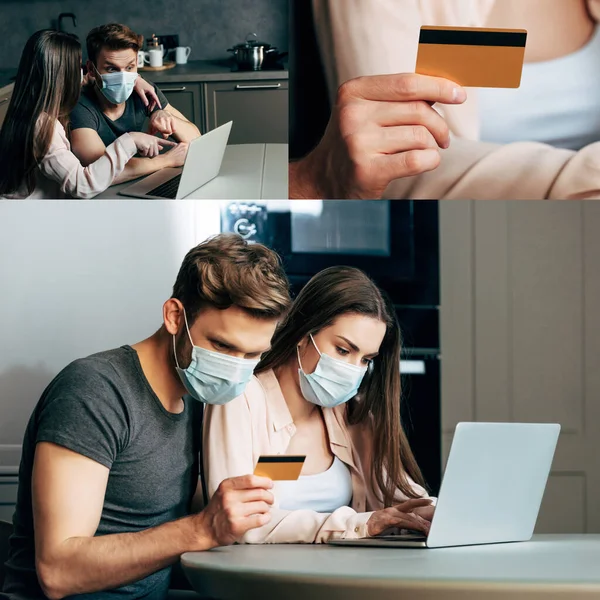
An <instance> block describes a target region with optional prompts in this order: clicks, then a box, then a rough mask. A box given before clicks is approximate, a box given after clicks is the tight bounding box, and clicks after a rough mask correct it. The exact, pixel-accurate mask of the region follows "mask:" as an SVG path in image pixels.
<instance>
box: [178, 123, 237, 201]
mask: <svg viewBox="0 0 600 600" xmlns="http://www.w3.org/2000/svg"><path fill="white" fill-rule="evenodd" d="M232 125H233V121H229V123H225V125H221V126H220V127H217V128H216V129H213V130H212V131H209V132H208V133H205V134H204V135H203V136H201V137H199V138H197V139H195V140H194V141H192V142H191V143H190V147H189V150H188V154H187V157H186V159H185V165H184V167H183V172H182V174H181V181H180V182H179V189H178V190H177V199H178V200H179V199H181V198H185V197H186V196H189V195H190V194H191V193H192V192H195V191H196V190H197V189H198V188H200V187H202V186H203V185H205V184H206V183H208V182H209V181H211V180H213V179H214V178H215V177H216V176H217V175H218V174H219V171H220V170H221V163H222V162H223V156H225V149H226V148H227V142H228V141H229V134H230V133H231V127H232Z"/></svg>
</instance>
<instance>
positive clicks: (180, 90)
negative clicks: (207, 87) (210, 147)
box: [159, 81, 206, 133]
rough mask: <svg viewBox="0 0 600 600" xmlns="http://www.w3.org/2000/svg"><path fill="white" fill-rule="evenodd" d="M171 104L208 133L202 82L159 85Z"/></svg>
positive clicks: (203, 131)
mask: <svg viewBox="0 0 600 600" xmlns="http://www.w3.org/2000/svg"><path fill="white" fill-rule="evenodd" d="M159 88H160V91H161V92H162V93H163V94H164V95H165V98H166V99H167V100H168V101H169V104H170V105H171V106H173V108H176V109H177V110H178V111H179V112H181V114H182V115H183V116H184V117H185V118H186V119H188V120H189V121H191V122H192V123H194V124H195V125H196V126H197V127H198V129H200V131H201V132H202V133H206V123H205V120H204V112H205V111H204V102H203V96H204V94H203V89H202V84H200V83H192V82H189V81H182V82H174V83H170V82H169V83H165V84H163V85H159Z"/></svg>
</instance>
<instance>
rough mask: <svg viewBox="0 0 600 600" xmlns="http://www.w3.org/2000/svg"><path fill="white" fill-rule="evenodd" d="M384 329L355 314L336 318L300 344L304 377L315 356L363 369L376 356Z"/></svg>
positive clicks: (371, 318)
mask: <svg viewBox="0 0 600 600" xmlns="http://www.w3.org/2000/svg"><path fill="white" fill-rule="evenodd" d="M385 332H386V325H385V323H383V322H382V321H380V320H379V319H375V318H373V317H366V316H364V315H358V314H347V315H342V316H340V317H338V318H337V319H336V320H335V321H334V322H333V324H332V325H330V326H329V327H326V328H325V329H321V330H320V331H319V332H318V333H316V334H314V335H313V339H314V341H315V343H314V344H313V343H312V342H311V340H310V337H309V336H307V337H306V338H305V339H304V340H302V342H301V343H300V359H301V361H302V369H303V370H304V372H305V373H312V372H313V371H314V370H315V368H316V366H317V363H318V361H319V353H318V352H317V349H316V348H315V344H316V345H317V347H318V348H319V351H320V352H321V353H322V354H327V355H328V356H330V357H331V358H335V359H337V360H341V361H344V362H347V363H350V364H352V365H355V366H357V367H366V366H368V365H369V363H370V362H371V361H372V360H373V359H374V358H375V357H376V356H377V354H378V353H379V348H380V346H381V343H382V342H383V338H384V337H385Z"/></svg>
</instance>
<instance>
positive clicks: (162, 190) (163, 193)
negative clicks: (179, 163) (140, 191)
mask: <svg viewBox="0 0 600 600" xmlns="http://www.w3.org/2000/svg"><path fill="white" fill-rule="evenodd" d="M181 175H182V174H179V175H177V176H176V177H173V179H169V181H165V182H164V183H161V184H160V185H159V186H158V187H155V188H154V189H153V190H150V191H149V192H148V196H158V197H159V198H170V199H172V200H174V199H175V198H177V190H178V189H179V182H180V181H181Z"/></svg>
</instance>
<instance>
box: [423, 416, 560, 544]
mask: <svg viewBox="0 0 600 600" xmlns="http://www.w3.org/2000/svg"><path fill="white" fill-rule="evenodd" d="M559 433H560V425H556V424H525V423H459V424H458V426H457V427H456V432H455V434H454V439H453V441H452V448H451V450H450V456H449V457H448V463H447V465H446V470H445V472H444V478H443V480H442V485H441V488H440V493H439V497H438V504H437V507H436V510H435V516H434V518H433V522H432V524H431V530H430V532H429V536H428V538H427V546H428V547H429V548H436V547H443V546H461V545H470V544H489V543H499V542H518V541H526V540H529V539H531V536H532V535H533V530H534V528H535V523H536V521H537V516H538V513H539V509H540V505H541V502H542V497H543V495H544V490H545V488H546V482H547V480H548V475H549V474H550V467H551V465H552V459H553V457H554V451H555V449H556V444H557V441H558V436H559Z"/></svg>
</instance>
